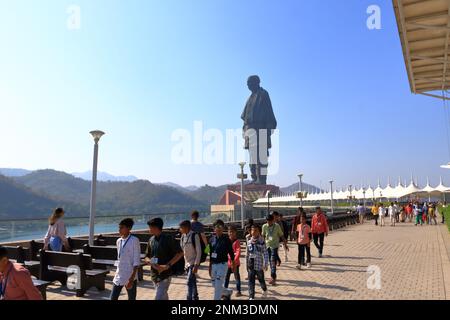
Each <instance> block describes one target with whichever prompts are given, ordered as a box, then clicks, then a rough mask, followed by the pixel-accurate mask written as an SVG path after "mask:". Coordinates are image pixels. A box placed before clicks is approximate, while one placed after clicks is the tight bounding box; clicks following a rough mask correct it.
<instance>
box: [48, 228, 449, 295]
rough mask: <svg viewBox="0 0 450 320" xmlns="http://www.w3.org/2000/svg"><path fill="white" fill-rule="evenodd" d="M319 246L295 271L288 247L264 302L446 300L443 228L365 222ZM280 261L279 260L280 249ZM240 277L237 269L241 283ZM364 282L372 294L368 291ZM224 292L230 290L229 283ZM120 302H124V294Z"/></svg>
mask: <svg viewBox="0 0 450 320" xmlns="http://www.w3.org/2000/svg"><path fill="white" fill-rule="evenodd" d="M325 244H326V246H325V250H324V257H323V258H321V259H319V258H317V257H316V256H317V250H316V248H315V247H314V246H313V247H312V254H313V260H312V268H311V269H310V270H302V271H299V270H297V269H296V268H295V266H296V255H297V248H296V245H295V244H294V243H291V244H290V247H291V250H290V252H289V262H288V263H283V264H282V266H281V267H280V268H279V271H278V275H279V280H278V285H277V286H276V287H269V294H268V299H352V300H353V299H363V300H366V299H369V300H374V299H381V300H386V299H401V300H405V299H421V300H424V299H432V300H437V299H447V300H450V260H449V257H450V235H449V234H448V231H447V229H446V227H444V226H443V225H439V226H422V227H420V226H418V227H415V226H414V225H412V224H410V223H404V224H398V225H397V226H396V227H390V226H386V227H383V228H380V227H376V226H374V225H373V223H372V222H367V223H365V224H364V225H356V226H350V227H347V228H345V229H341V230H336V231H334V232H332V233H330V236H329V237H328V238H326V240H325ZM281 256H282V258H283V260H284V250H282V251H281ZM369 266H375V267H371V270H375V271H376V270H380V277H381V289H376V288H374V287H376V286H373V284H374V282H373V281H372V280H374V279H376V278H377V277H376V275H374V274H373V273H368V271H367V270H368V267H369ZM378 268H379V269H378ZM112 274H113V272H111V276H110V277H108V282H107V290H106V291H104V292H98V291H97V290H96V289H92V290H90V291H89V292H88V293H87V294H86V296H85V297H84V298H85V299H108V296H109V293H110V289H111V280H112ZM243 274H244V272H243V268H242V267H241V275H242V278H245V275H243ZM266 274H267V273H266ZM200 277H201V279H200V280H199V293H200V298H201V299H203V300H205V299H210V298H211V297H212V287H211V283H210V281H209V280H208V277H207V270H206V268H205V267H203V268H202V270H201V271H200ZM232 279H233V276H232ZM368 279H369V284H371V285H372V288H374V289H369V288H368V285H367V284H368ZM243 282H244V283H243V293H244V296H243V297H242V298H240V299H248V296H247V284H246V281H243ZM230 287H231V288H233V287H234V281H232V282H231V284H230ZM260 292H261V290H260V289H259V288H258V290H257V296H256V298H257V299H260V298H261V295H260V294H259V293H260ZM169 293H170V299H172V300H174V299H180V300H183V299H185V294H186V286H185V279H184V278H182V277H180V278H174V279H173V281H172V285H171V287H170V291H169ZM153 297H154V289H153V284H152V283H151V281H150V280H149V276H148V274H147V273H146V275H145V281H144V282H141V283H140V285H139V288H138V299H144V300H151V299H153ZM48 299H49V300H57V299H78V298H76V297H75V296H74V293H73V292H70V291H66V290H63V289H61V287H60V286H51V287H49V289H48ZM121 299H126V294H125V290H124V292H123V293H122V296H121ZM234 299H235V298H234Z"/></svg>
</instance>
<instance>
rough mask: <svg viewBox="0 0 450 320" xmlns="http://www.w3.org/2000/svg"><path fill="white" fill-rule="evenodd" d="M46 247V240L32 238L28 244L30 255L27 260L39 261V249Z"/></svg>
mask: <svg viewBox="0 0 450 320" xmlns="http://www.w3.org/2000/svg"><path fill="white" fill-rule="evenodd" d="M41 249H44V242H37V241H34V240H31V241H30V243H29V245H28V255H27V260H30V261H39V257H38V256H39V251H40V250H41Z"/></svg>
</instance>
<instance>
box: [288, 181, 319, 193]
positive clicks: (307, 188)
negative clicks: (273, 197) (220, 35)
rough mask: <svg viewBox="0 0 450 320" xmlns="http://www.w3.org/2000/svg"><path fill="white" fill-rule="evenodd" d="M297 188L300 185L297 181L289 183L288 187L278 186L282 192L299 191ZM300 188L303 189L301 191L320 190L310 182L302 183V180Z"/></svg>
mask: <svg viewBox="0 0 450 320" xmlns="http://www.w3.org/2000/svg"><path fill="white" fill-rule="evenodd" d="M299 189H300V186H299V183H298V182H297V183H293V184H291V185H290V186H288V187H284V188H280V191H281V192H282V193H294V192H297V191H299ZM302 189H303V191H307V192H319V191H321V190H320V188H318V187H316V186H314V185H312V184H309V183H304V182H303V183H302Z"/></svg>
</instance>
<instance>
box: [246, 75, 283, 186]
mask: <svg viewBox="0 0 450 320" xmlns="http://www.w3.org/2000/svg"><path fill="white" fill-rule="evenodd" d="M260 83H261V80H260V79H259V77H258V76H250V77H249V78H248V80H247V86H248V88H249V89H250V91H251V92H252V94H251V95H250V97H249V98H248V100H247V103H246V105H245V109H244V112H243V113H242V116H241V118H242V120H243V121H244V127H243V131H244V134H243V136H244V139H245V149H247V150H248V151H249V154H250V171H251V174H252V183H254V184H262V185H265V184H266V183H267V167H268V164H269V149H270V148H271V147H272V143H271V135H272V133H273V130H275V129H276V128H277V120H276V119H275V115H274V113H273V109H272V102H271V101H270V97H269V93H268V92H267V91H266V90H264V89H263V88H261V86H260Z"/></svg>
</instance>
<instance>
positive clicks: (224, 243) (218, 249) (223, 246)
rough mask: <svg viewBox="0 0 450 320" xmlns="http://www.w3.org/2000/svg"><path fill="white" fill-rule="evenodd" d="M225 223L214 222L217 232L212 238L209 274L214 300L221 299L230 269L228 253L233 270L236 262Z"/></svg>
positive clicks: (220, 221)
mask: <svg viewBox="0 0 450 320" xmlns="http://www.w3.org/2000/svg"><path fill="white" fill-rule="evenodd" d="M224 229H225V223H224V222H223V221H222V220H217V221H216V222H215V223H214V232H215V234H214V235H213V236H212V237H211V239H210V242H209V244H210V248H211V251H210V260H209V261H210V263H209V275H210V276H211V280H212V283H213V286H214V300H221V298H222V293H223V289H224V283H225V277H226V275H227V271H228V255H229V256H230V258H231V261H232V271H233V272H234V270H235V268H236V266H235V264H234V252H233V245H232V243H231V240H230V238H229V237H228V236H227V235H226V234H225V233H224Z"/></svg>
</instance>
